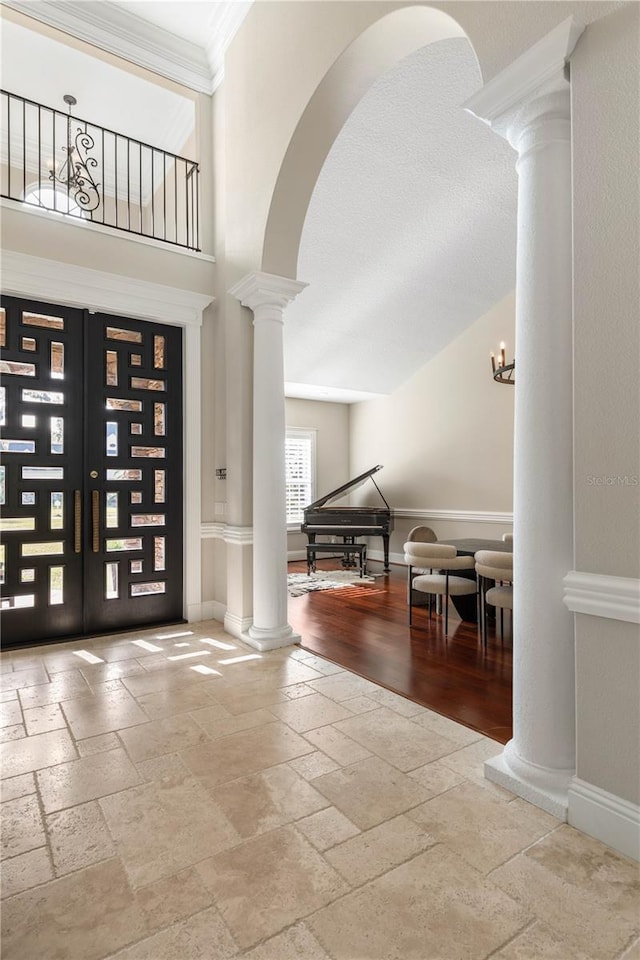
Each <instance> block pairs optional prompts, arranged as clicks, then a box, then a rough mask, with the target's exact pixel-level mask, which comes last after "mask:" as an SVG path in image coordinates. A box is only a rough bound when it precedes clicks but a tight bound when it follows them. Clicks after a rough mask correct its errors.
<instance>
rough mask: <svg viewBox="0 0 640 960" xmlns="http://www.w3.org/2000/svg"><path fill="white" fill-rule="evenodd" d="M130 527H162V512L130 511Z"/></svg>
mask: <svg viewBox="0 0 640 960" xmlns="http://www.w3.org/2000/svg"><path fill="white" fill-rule="evenodd" d="M131 526H132V527H164V513H132V514H131Z"/></svg>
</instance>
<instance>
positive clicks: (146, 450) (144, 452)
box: [131, 447, 164, 457]
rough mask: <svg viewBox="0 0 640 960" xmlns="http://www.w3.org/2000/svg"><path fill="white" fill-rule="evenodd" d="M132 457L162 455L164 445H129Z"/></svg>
mask: <svg viewBox="0 0 640 960" xmlns="http://www.w3.org/2000/svg"><path fill="white" fill-rule="evenodd" d="M131 456H132V457H164V447H131Z"/></svg>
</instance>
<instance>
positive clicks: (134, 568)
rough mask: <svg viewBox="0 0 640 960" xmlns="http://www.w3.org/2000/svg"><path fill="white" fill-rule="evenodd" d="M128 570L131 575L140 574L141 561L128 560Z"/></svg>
mask: <svg viewBox="0 0 640 960" xmlns="http://www.w3.org/2000/svg"><path fill="white" fill-rule="evenodd" d="M129 570H130V572H131V573H142V560H129Z"/></svg>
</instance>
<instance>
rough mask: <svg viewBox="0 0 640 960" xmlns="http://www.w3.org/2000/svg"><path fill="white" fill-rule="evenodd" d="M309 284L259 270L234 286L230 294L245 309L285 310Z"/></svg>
mask: <svg viewBox="0 0 640 960" xmlns="http://www.w3.org/2000/svg"><path fill="white" fill-rule="evenodd" d="M307 286H308V284H307V283H302V281H300V280H291V279H290V278H289V277H279V276H277V275H276V274H273V273H262V272H261V271H259V270H257V271H255V272H254V273H248V274H247V275H246V277H243V278H242V280H239V281H238V283H236V284H234V285H233V286H232V287H231V288H230V290H229V293H230V294H231V296H232V297H235V298H236V300H239V301H240V303H241V304H242V306H243V307H249V309H250V310H254V311H255V310H256V309H257V308H259V307H277V308H279V309H280V310H284V308H285V307H286V306H287V304H289V303H291V301H292V300H295V298H296V297H297V296H298V294H299V293H300V292H301V291H302V290H304V288H305V287H307Z"/></svg>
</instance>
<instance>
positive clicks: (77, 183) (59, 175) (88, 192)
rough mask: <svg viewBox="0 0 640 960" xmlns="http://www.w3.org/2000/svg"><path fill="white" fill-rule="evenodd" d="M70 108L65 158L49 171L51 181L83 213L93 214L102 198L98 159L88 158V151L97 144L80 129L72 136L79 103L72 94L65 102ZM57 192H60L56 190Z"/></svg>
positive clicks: (64, 149)
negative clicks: (73, 113) (74, 109)
mask: <svg viewBox="0 0 640 960" xmlns="http://www.w3.org/2000/svg"><path fill="white" fill-rule="evenodd" d="M62 99H63V100H64V102H65V103H66V104H67V109H68V113H69V115H68V117H67V142H66V145H65V146H63V147H62V152H63V153H65V154H66V157H65V159H64V160H63V161H62V163H61V164H60V165H59V166H58V167H57V168H56V166H55V164H54V165H53V166H52V169H51V170H50V171H49V180H51V182H52V183H54V184H60V185H61V186H62V187H64V188H65V189H66V191H67V198H68V200H69V201H73V202H74V203H75V204H77V206H78V207H79V208H80V209H81V210H85V211H88V212H91V211H93V210H96V209H97V207H98V206H99V205H100V194H99V192H98V187H99V186H100V184H99V183H96V181H95V180H94V179H93V177H92V175H91V170H95V168H96V167H97V166H98V161H97V160H96V159H95V157H91V156H89V151H90V150H92V149H93V147H94V146H95V141H94V139H93V137H92V136H91V134H89V133H88V132H87V130H86V125H85V129H84V130H83V129H82V127H81V126H78V128H77V130H76V131H75V136H73V135H72V124H73V123H74V122H76V121H74V120H73V118H72V116H71V107H74V106H75V105H76V103H77V102H78V101H77V100H76V98H75V97H74V96H72V94H70V93H65V95H64V97H63V98H62ZM77 122H79V121H77ZM56 189H57V188H56Z"/></svg>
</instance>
